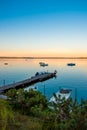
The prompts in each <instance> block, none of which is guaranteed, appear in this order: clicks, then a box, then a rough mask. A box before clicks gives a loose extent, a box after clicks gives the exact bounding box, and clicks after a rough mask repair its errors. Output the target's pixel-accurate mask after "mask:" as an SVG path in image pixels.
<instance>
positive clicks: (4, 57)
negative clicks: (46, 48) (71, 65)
mask: <svg viewBox="0 0 87 130" xmlns="http://www.w3.org/2000/svg"><path fill="white" fill-rule="evenodd" d="M0 59H87V57H6V56H2V57H0Z"/></svg>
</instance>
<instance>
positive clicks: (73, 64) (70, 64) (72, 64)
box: [67, 63, 76, 66]
mask: <svg viewBox="0 0 87 130" xmlns="http://www.w3.org/2000/svg"><path fill="white" fill-rule="evenodd" d="M75 65H76V64H75V63H68V64H67V66H75Z"/></svg>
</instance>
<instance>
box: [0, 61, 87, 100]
mask: <svg viewBox="0 0 87 130" xmlns="http://www.w3.org/2000/svg"><path fill="white" fill-rule="evenodd" d="M5 62H7V63H8V65H4V63H5ZM39 62H46V63H48V64H49V65H48V66H47V67H40V65H39ZM70 62H74V63H76V66H73V67H70V66H67V63H70ZM54 70H57V72H58V73H57V77H56V78H52V79H49V80H46V81H44V82H39V83H37V84H35V86H38V90H39V91H41V92H42V93H43V94H44V86H45V95H46V97H47V98H48V99H49V98H50V97H51V96H52V94H53V93H54V92H57V91H58V90H59V88H70V89H72V95H71V96H72V98H73V99H74V98H75V96H76V97H77V99H78V101H80V100H81V98H83V99H87V60H79V59H44V60H43V59H40V60H37V59H28V60H25V59H20V60H19V59H16V60H14V59H13V60H12V59H11V60H10V59H8V60H7V59H0V86H2V85H4V84H10V83H13V82H17V81H20V80H24V79H27V78H29V77H31V76H34V75H35V73H36V72H37V71H38V72H43V71H48V72H53V71H54Z"/></svg>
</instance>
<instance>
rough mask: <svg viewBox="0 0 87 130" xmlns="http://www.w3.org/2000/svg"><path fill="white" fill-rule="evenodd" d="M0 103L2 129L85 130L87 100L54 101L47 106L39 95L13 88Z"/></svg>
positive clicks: (47, 103)
mask: <svg viewBox="0 0 87 130" xmlns="http://www.w3.org/2000/svg"><path fill="white" fill-rule="evenodd" d="M7 96H8V100H7V101H4V100H0V128H1V130H87V101H83V100H82V101H81V103H80V104H78V103H77V102H76V101H73V100H72V99H68V100H67V101H66V100H65V99H64V98H63V99H62V100H60V98H57V97H56V95H55V98H56V100H58V103H57V104H55V103H49V102H48V101H47V99H46V97H45V96H43V95H42V94H41V93H40V92H38V91H34V90H29V91H24V90H23V89H19V90H16V89H12V90H9V91H8V92H7Z"/></svg>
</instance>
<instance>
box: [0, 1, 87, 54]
mask: <svg viewBox="0 0 87 130" xmlns="http://www.w3.org/2000/svg"><path fill="white" fill-rule="evenodd" d="M0 56H87V0H0Z"/></svg>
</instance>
